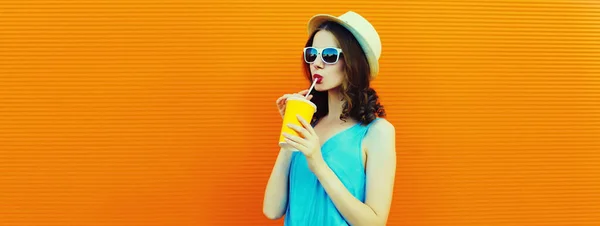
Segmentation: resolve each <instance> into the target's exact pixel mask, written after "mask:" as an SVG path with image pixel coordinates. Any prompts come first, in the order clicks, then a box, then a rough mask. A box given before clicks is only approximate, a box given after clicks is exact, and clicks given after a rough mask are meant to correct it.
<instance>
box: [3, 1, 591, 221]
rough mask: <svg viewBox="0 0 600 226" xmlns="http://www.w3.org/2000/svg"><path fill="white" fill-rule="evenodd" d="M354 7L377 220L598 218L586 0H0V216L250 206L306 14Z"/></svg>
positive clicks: (257, 213)
mask: <svg viewBox="0 0 600 226" xmlns="http://www.w3.org/2000/svg"><path fill="white" fill-rule="evenodd" d="M346 10H355V11H357V12H359V13H361V14H363V15H364V16H365V17H367V18H368V19H370V20H371V21H372V23H373V24H374V25H375V27H376V28H377V29H378V30H379V32H380V35H381V39H382V42H383V54H382V57H381V75H380V77H379V78H378V80H376V81H375V83H374V84H373V85H374V87H375V88H376V90H377V91H378V92H379V93H380V95H381V97H382V103H383V104H384V105H385V107H386V108H387V111H388V114H389V117H388V120H390V121H391V122H392V123H394V125H395V126H396V129H397V150H398V169H397V183H396V187H395V188H396V189H395V196H394V201H393V209H392V215H391V218H390V220H389V225H411V226H425V225H427V226H430V225H435V226H441V225H452V226H467V225H477V226H480V225H527V226H529V225H545V226H554V225H600V192H599V191H600V117H599V116H600V41H599V40H600V22H599V21H600V4H598V2H597V1H566V0H565V1H555V0H540V1H533V0H528V1H525V0H518V1H517V0H502V1H497V0H494V1H465V0H456V1H441V0H440V1H413V0H410V1H377V0H375V1H335V0H330V1H313V0H310V1H266V0H257V1H246V0H236V1H191V0H175V1H157V0H146V1H133V0H119V1H116V0H111V1H89V0H83V1H66V0H48V1H41V0H32V1H17V0H3V1H0V225H7V226H8V225H10V226H17V225H19V226H32V225H36V226H45V225H48V226H49V225H56V226H58V225H60V226H64V225H78V226H87V225H115V226H116V225H123V226H125V225H127V226H129V225H144V226H152V225H161V226H162V225H165V226H166V225H169V226H173V225H178V226H179V225H281V224H282V221H281V220H280V221H268V220H266V218H265V217H263V216H262V212H261V205H262V194H263V190H264V185H265V183H266V181H267V178H268V175H269V172H270V169H271V167H272V164H273V161H274V160H275V157H276V153H277V150H278V147H277V138H278V132H279V129H280V118H279V116H278V114H277V111H276V108H275V105H274V101H275V99H276V98H277V97H279V96H280V95H281V94H283V93H286V92H294V91H298V90H301V89H304V88H306V87H307V83H306V82H305V81H304V80H303V78H302V76H301V74H300V67H299V65H298V63H299V61H298V60H299V57H300V55H299V54H300V52H301V51H300V49H301V48H302V46H303V44H304V42H305V40H306V35H307V34H306V28H305V24H306V22H307V20H308V18H309V17H310V16H312V15H313V14H316V13H331V14H336V15H339V14H342V13H344V12H345V11H346Z"/></svg>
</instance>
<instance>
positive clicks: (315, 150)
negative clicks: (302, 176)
mask: <svg viewBox="0 0 600 226" xmlns="http://www.w3.org/2000/svg"><path fill="white" fill-rule="evenodd" d="M296 117H298V121H300V124H302V127H300V126H297V125H294V124H288V125H287V126H288V127H290V128H291V129H293V130H294V131H296V132H297V133H298V134H300V135H301V136H302V137H298V136H294V135H291V134H288V133H283V136H284V137H285V142H287V143H288V144H290V145H291V146H292V147H294V148H296V149H298V150H299V151H301V152H302V153H303V154H304V156H306V160H307V162H308V166H309V168H310V169H311V170H312V171H313V172H315V170H316V169H317V167H320V166H322V164H324V160H323V155H321V142H320V141H319V136H317V133H316V132H315V130H314V128H313V127H312V126H311V125H310V123H308V122H307V121H306V120H304V119H303V118H302V117H300V115H297V116H296Z"/></svg>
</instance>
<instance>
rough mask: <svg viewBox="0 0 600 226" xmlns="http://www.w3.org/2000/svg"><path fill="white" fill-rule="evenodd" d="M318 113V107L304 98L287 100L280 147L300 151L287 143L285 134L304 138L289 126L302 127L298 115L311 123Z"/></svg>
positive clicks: (295, 97)
mask: <svg viewBox="0 0 600 226" xmlns="http://www.w3.org/2000/svg"><path fill="white" fill-rule="evenodd" d="M315 112H317V105H315V104H314V103H312V102H310V100H307V99H306V98H304V97H303V96H292V97H289V98H288V99H287V103H286V107H285V114H284V116H283V123H282V126H281V133H280V134H279V146H280V147H282V148H283V149H286V150H288V151H298V150H297V149H296V148H294V147H293V146H291V145H290V144H288V143H287V142H285V137H284V136H283V133H288V134H291V135H295V136H299V137H303V136H302V135H300V134H298V133H297V132H296V131H295V130H293V129H292V128H290V127H288V124H294V125H297V126H300V127H302V124H301V123H300V121H298V117H297V115H300V116H301V117H302V118H303V119H304V120H305V121H307V122H309V123H310V121H311V119H312V117H313V115H314V114H315Z"/></svg>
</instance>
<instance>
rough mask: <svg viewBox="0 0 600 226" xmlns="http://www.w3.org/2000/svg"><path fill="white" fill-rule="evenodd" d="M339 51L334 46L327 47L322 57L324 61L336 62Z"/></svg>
mask: <svg viewBox="0 0 600 226" xmlns="http://www.w3.org/2000/svg"><path fill="white" fill-rule="evenodd" d="M338 54H339V53H338V51H337V49H334V48H326V49H324V50H323V53H321V57H323V61H325V62H327V63H331V64H332V63H335V62H336V61H337V59H338Z"/></svg>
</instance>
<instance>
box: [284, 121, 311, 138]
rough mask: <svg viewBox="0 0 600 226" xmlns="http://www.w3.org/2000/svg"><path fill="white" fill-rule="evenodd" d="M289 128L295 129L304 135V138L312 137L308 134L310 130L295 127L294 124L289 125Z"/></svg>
mask: <svg viewBox="0 0 600 226" xmlns="http://www.w3.org/2000/svg"><path fill="white" fill-rule="evenodd" d="M288 127H290V128H291V129H293V130H294V131H296V132H297V133H299V134H300V135H302V136H303V137H304V138H308V137H310V136H311V134H310V132H308V130H306V129H304V128H302V127H300V126H297V125H294V124H288Z"/></svg>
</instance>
